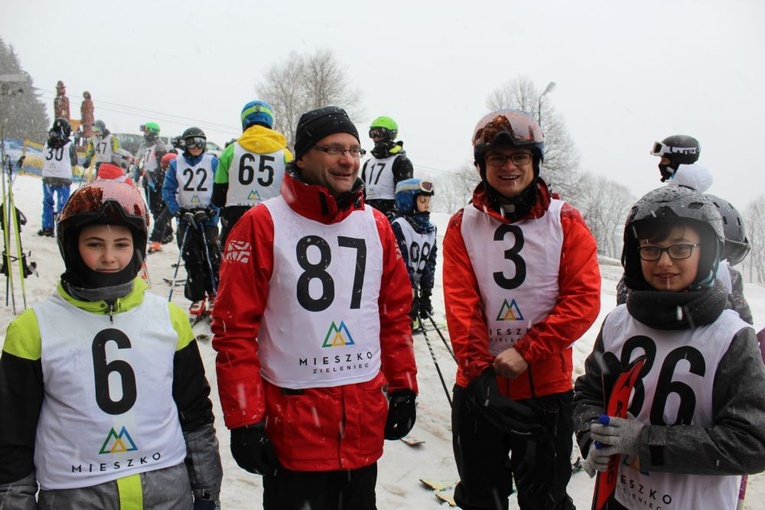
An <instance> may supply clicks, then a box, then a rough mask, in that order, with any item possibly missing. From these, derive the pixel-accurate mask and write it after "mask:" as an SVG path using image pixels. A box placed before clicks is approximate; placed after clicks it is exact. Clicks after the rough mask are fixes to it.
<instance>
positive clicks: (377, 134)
mask: <svg viewBox="0 0 765 510" xmlns="http://www.w3.org/2000/svg"><path fill="white" fill-rule="evenodd" d="M387 135H388V130H387V129H385V128H379V127H378V128H372V129H370V130H369V138H385V137H386V136H387Z"/></svg>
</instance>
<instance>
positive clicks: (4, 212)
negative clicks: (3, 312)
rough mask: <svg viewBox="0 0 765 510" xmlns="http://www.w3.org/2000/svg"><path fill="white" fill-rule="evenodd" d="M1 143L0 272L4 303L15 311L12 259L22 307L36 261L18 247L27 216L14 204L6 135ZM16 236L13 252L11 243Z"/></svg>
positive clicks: (1, 139) (11, 172)
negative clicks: (0, 243) (0, 246)
mask: <svg viewBox="0 0 765 510" xmlns="http://www.w3.org/2000/svg"><path fill="white" fill-rule="evenodd" d="M0 143H2V152H1V153H0V157H1V158H2V159H1V163H2V192H3V197H2V204H0V215H1V216H2V218H0V228H2V231H3V258H2V261H1V262H0V272H2V273H3V274H5V276H6V280H5V305H6V306H8V304H9V302H10V303H11V304H12V305H13V313H14V315H15V314H16V292H15V288H14V275H13V273H14V269H13V266H14V263H16V264H17V265H18V270H17V271H18V275H19V277H18V279H19V282H20V287H21V297H22V301H23V304H24V309H25V310H26V308H27V292H26V284H25V280H26V278H27V277H28V276H29V275H31V274H35V275H36V274H37V264H35V263H34V262H29V263H27V256H28V255H31V253H24V250H23V248H22V247H21V225H24V224H26V218H25V217H24V215H23V214H22V213H21V211H19V210H18V209H17V208H16V204H15V203H14V199H13V164H12V162H11V157H10V156H9V155H8V154H6V153H5V137H4V136H0ZM22 161H23V157H22V159H20V160H19V161H18V163H17V166H18V167H21V163H22ZM14 240H15V253H13V251H14V247H13V246H12V245H13V244H14V243H13V241H14Z"/></svg>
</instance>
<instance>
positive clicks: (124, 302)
mask: <svg viewBox="0 0 765 510" xmlns="http://www.w3.org/2000/svg"><path fill="white" fill-rule="evenodd" d="M147 288H148V285H146V282H145V281H143V279H142V278H140V277H136V279H135V280H133V290H132V291H130V293H129V294H128V295H127V296H125V297H122V298H119V299H117V300H115V302H114V307H113V312H114V313H121V312H126V311H128V310H130V309H132V308H135V307H136V306H138V305H140V304H141V303H142V302H143V297H144V293H145V292H146V289H147ZM56 290H57V292H58V294H59V295H60V296H61V297H62V298H64V299H65V300H66V301H67V302H68V303H69V304H71V305H73V306H76V307H77V308H80V309H82V310H85V311H86V312H90V313H100V314H107V313H109V311H110V306H109V303H107V302H106V301H103V300H100V301H82V300H79V299H77V298H74V297H72V296H71V295H70V294H69V293H68V292H67V291H66V288H65V287H64V285H63V284H62V283H61V281H59V282H58V288H57V289H56Z"/></svg>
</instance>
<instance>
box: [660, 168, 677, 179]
mask: <svg viewBox="0 0 765 510" xmlns="http://www.w3.org/2000/svg"><path fill="white" fill-rule="evenodd" d="M659 172H661V182H666V181H668V180H670V179H671V178H672V176H673V175H675V169H674V168H673V167H672V166H670V165H662V164H659Z"/></svg>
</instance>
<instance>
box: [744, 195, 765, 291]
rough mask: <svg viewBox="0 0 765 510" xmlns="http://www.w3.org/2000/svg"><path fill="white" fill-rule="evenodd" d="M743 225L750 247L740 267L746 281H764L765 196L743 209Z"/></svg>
mask: <svg viewBox="0 0 765 510" xmlns="http://www.w3.org/2000/svg"><path fill="white" fill-rule="evenodd" d="M743 216H744V225H745V226H746V234H747V237H748V238H749V243H750V244H751V245H752V249H751V251H750V252H749V255H748V256H747V258H746V261H745V263H744V265H743V267H742V268H741V273H742V274H743V276H744V279H745V280H747V281H750V282H751V281H754V282H757V283H763V282H765V196H761V197H760V198H758V199H756V200H754V201H752V202H751V203H750V204H749V205H748V206H747V208H746V209H745V210H744V213H743Z"/></svg>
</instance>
